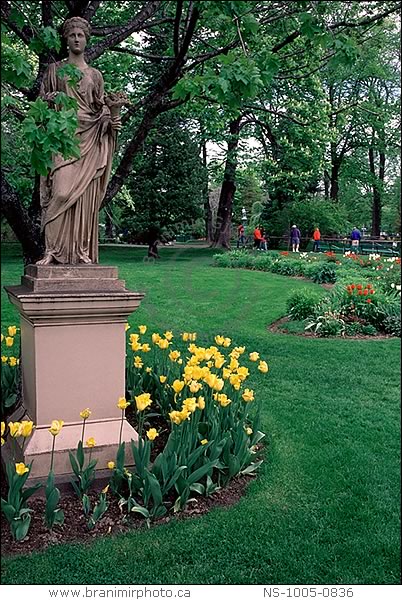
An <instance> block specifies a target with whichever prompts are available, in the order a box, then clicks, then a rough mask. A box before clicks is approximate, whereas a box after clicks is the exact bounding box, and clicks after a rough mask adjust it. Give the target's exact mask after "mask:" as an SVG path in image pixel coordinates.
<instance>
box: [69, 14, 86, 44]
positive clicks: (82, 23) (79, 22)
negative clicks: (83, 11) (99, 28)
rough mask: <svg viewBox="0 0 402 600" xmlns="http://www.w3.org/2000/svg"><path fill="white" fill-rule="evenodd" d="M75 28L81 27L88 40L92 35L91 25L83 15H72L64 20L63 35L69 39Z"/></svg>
mask: <svg viewBox="0 0 402 600" xmlns="http://www.w3.org/2000/svg"><path fill="white" fill-rule="evenodd" d="M74 29H81V31H83V33H84V35H85V39H86V41H87V42H88V40H89V38H90V36H91V26H90V24H89V23H88V21H87V20H86V19H83V18H82V17H71V19H67V20H66V21H65V22H64V25H63V29H62V34H63V37H64V38H66V39H68V36H69V35H70V34H71V32H72V31H73V30H74Z"/></svg>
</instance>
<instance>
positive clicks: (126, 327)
mask: <svg viewBox="0 0 402 600" xmlns="http://www.w3.org/2000/svg"><path fill="white" fill-rule="evenodd" d="M129 329H130V325H129V324H128V323H126V324H125V325H124V331H128V330H129Z"/></svg>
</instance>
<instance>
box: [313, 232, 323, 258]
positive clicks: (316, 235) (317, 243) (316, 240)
mask: <svg viewBox="0 0 402 600" xmlns="http://www.w3.org/2000/svg"><path fill="white" fill-rule="evenodd" d="M320 239H321V233H320V230H319V229H318V227H316V228H315V229H314V233H313V240H314V242H313V252H318V251H319V249H320Z"/></svg>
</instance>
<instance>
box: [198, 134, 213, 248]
mask: <svg viewBox="0 0 402 600" xmlns="http://www.w3.org/2000/svg"><path fill="white" fill-rule="evenodd" d="M201 151H202V165H203V167H204V169H205V173H206V174H207V175H206V178H205V185H204V189H203V196H204V220H205V239H206V240H207V242H212V241H213V240H212V210H211V204H210V202H209V189H208V171H207V143H206V141H203V143H202V146H201Z"/></svg>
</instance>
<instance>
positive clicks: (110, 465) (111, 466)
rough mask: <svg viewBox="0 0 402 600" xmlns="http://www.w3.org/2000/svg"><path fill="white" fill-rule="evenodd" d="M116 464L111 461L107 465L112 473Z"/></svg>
mask: <svg viewBox="0 0 402 600" xmlns="http://www.w3.org/2000/svg"><path fill="white" fill-rule="evenodd" d="M115 466H116V465H115V463H114V462H113V461H112V460H109V462H108V463H107V468H108V469H110V470H111V471H113V469H114V468H115Z"/></svg>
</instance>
